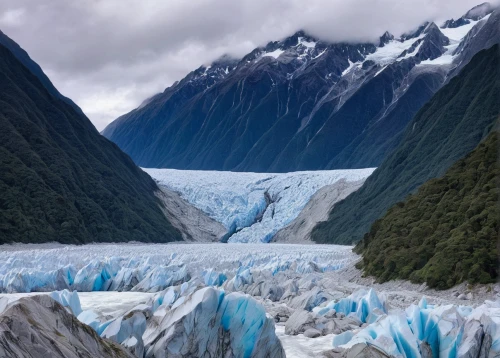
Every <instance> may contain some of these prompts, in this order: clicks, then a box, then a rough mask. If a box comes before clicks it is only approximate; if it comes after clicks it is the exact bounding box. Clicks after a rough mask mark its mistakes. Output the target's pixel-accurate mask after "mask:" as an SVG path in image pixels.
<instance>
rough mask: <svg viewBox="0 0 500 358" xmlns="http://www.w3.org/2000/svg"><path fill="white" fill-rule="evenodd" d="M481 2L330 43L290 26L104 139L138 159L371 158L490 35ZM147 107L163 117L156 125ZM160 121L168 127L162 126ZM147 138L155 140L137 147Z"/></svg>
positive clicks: (266, 167)
mask: <svg viewBox="0 0 500 358" xmlns="http://www.w3.org/2000/svg"><path fill="white" fill-rule="evenodd" d="M490 10H491V9H490V8H489V5H487V4H486V5H485V4H483V5H480V6H479V7H476V8H474V9H472V10H471V11H469V12H468V13H467V14H466V15H464V16H463V17H462V18H461V20H448V21H447V22H446V23H445V24H444V25H443V26H442V27H441V28H439V27H438V26H437V25H436V24H435V23H433V22H425V23H423V24H422V25H420V26H419V27H418V28H417V29H415V30H412V31H409V32H407V33H404V34H402V35H400V36H393V35H392V34H390V33H388V32H386V33H384V34H382V36H381V37H380V39H379V40H378V41H377V42H375V43H370V42H366V43H345V42H337V43H329V42H327V41H324V40H323V39H318V38H315V37H313V36H310V35H308V34H307V33H306V32H305V31H298V32H297V33H295V34H293V35H292V36H289V37H287V38H285V39H281V40H279V41H272V42H269V43H268V44H267V45H265V46H262V47H258V48H256V49H254V50H253V51H251V52H250V53H248V54H247V55H246V56H244V57H243V58H242V59H240V60H234V59H231V61H230V65H226V64H224V65H220V64H217V61H216V62H214V63H213V64H211V66H210V67H208V66H205V67H201V68H199V69H198V70H196V71H194V72H192V73H191V74H190V75H188V76H187V77H186V78H185V79H184V80H182V81H181V82H180V83H179V84H178V85H177V86H175V88H170V89H168V90H167V91H165V92H164V93H163V94H161V97H162V99H161V100H160V99H159V98H157V97H155V98H154V100H152V101H151V102H149V104H148V105H146V106H145V107H143V108H141V109H139V110H136V111H133V112H131V113H130V114H129V115H130V117H134V118H135V117H137V116H139V117H145V118H146V119H145V122H147V123H151V132H150V131H149V130H146V129H144V128H141V133H144V135H145V136H147V138H146V137H145V138H143V139H140V138H138V137H137V136H135V137H130V133H135V132H137V131H133V130H125V129H124V130H123V132H122V134H121V135H120V134H119V132H120V131H117V130H116V128H115V129H113V127H116V126H114V125H111V126H110V129H109V131H108V133H109V136H108V138H110V139H112V140H114V141H115V142H116V143H117V144H118V145H120V146H121V147H122V149H124V150H125V151H126V152H127V153H128V154H130V155H131V156H132V157H133V158H134V159H135V160H136V162H137V163H139V164H140V165H141V166H144V167H170V168H177V169H206V170H233V171H234V170H236V171H256V172H283V171H296V170H313V169H314V170H318V169H337V168H359V167H375V166H377V165H378V164H380V160H381V158H382V157H383V156H384V155H385V153H386V151H387V150H389V148H388V147H386V146H382V149H380V148H379V147H377V148H375V147H374V143H390V140H391V139H392V138H393V137H392V136H393V135H395V134H396V133H399V132H400V131H402V130H403V129H404V128H405V125H406V124H407V122H408V121H409V120H410V119H411V118H412V117H413V115H414V114H415V113H416V111H418V109H419V108H420V106H421V105H423V104H424V103H425V101H427V100H428V99H430V97H431V96H432V95H433V94H434V93H435V91H437V90H438V89H439V88H440V87H441V86H442V85H444V84H445V83H446V82H447V81H449V79H450V78H452V77H453V76H454V75H455V74H456V73H458V71H459V70H460V68H461V66H463V65H464V64H465V63H467V62H468V61H469V60H470V59H471V58H472V56H474V54H475V53H477V52H478V51H480V50H482V49H484V48H487V47H488V46H491V45H492V44H494V43H495V41H498V40H496V39H497V38H498V37H499V35H498V33H499V32H500V31H499V27H498V25H497V21H498V19H497V18H498V17H499V14H498V11H493V13H492V14H491V15H489V14H490V13H491V12H490ZM174 99H175V101H174ZM401 99H404V100H403V101H401ZM405 103H406V105H405ZM408 103H411V104H412V105H411V106H408ZM413 104H415V105H413ZM156 105H160V106H162V109H159V108H153V107H154V106H156ZM399 106H401V107H399ZM149 107H150V108H151V110H148V108H149ZM360 108H365V109H368V110H364V111H361V112H360ZM159 113H161V116H160V115H159ZM126 116H128V115H126ZM126 116H124V117H126ZM156 116H158V119H157V120H158V121H160V122H161V123H157V124H156V125H153V123H154V122H155V120H154V117H156ZM150 118H153V119H151V120H150ZM165 118H167V119H168V120H166V119H165ZM354 118H355V120H353V119H354ZM120 121H121V124H120V125H123V121H125V119H123V117H122V119H120ZM386 121H387V122H386ZM139 122H142V121H133V120H132V121H130V123H131V125H132V124H133V123H139ZM171 122H172V123H173V122H175V123H176V124H175V125H172V126H171V124H170V123H171ZM389 122H390V124H389ZM164 123H168V125H165V124H164ZM186 123H189V125H187V124H186ZM134 125H135V124H134ZM384 126H387V127H384ZM159 127H165V130H164V131H163V132H161V136H160V135H159V134H157V133H156V132H157V128H159ZM339 128H341V130H339ZM388 128H390V130H389V129H388ZM112 129H113V130H112ZM343 130H345V131H346V132H345V133H344V132H343ZM181 132H182V133H181ZM184 132H185V133H184ZM103 133H104V134H105V135H106V131H104V132H103ZM146 133H147V134H146ZM388 133H389V134H388ZM157 136H158V138H157V139H152V138H156V137H157ZM178 138H183V140H179V139H178ZM276 138H279V140H276ZM381 138H384V139H383V140H382V139H381ZM145 143H154V146H155V147H156V146H158V148H151V147H149V146H148V147H147V148H148V149H147V150H145V147H144V145H145ZM331 143H336V145H335V146H332V145H331ZM353 153H356V154H353ZM359 158H362V159H359ZM351 165H352V166H351Z"/></svg>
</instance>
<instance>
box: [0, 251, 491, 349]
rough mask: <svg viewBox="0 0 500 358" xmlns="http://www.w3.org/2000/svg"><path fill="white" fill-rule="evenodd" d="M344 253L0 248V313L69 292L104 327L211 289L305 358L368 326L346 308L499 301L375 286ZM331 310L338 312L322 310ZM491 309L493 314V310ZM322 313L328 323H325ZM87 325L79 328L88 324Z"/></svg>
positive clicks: (478, 292)
mask: <svg viewBox="0 0 500 358" xmlns="http://www.w3.org/2000/svg"><path fill="white" fill-rule="evenodd" d="M351 249H352V248H351V247H347V246H335V245H285V244H268V245H263V244H167V245H145V244H119V245H103V244H99V245H86V246H63V245H59V244H44V245H10V246H3V247H2V252H0V262H1V264H0V292H3V293H2V294H0V311H1V310H2V305H1V302H2V301H1V300H2V299H3V300H4V302H5V301H6V300H7V301H15V300H17V299H19V298H20V297H23V296H26V295H35V294H38V293H35V292H33V291H56V290H62V289H69V290H78V295H79V299H80V301H81V308H82V309H83V311H84V312H85V311H88V312H93V313H92V317H94V318H93V319H96V322H105V321H109V320H110V319H117V318H120V317H122V316H123V315H124V314H125V313H127V312H129V311H130V310H131V309H133V308H134V307H136V306H137V305H139V304H145V303H148V302H149V303H151V302H153V301H154V300H155V299H156V300H157V297H158V295H159V294H160V295H161V294H162V292H165V291H164V290H166V291H168V290H169V289H171V288H172V287H181V288H180V290H181V292H182V291H189V290H190V287H192V288H193V290H198V289H200V288H201V287H205V286H212V287H218V288H219V289H223V290H224V291H226V292H242V293H246V294H249V295H251V296H253V297H254V298H255V299H256V300H257V301H258V302H260V303H261V304H262V305H263V306H264V308H265V310H266V312H267V314H268V315H270V316H271V317H273V318H274V321H275V322H276V335H277V336H278V338H279V339H280V340H281V342H282V345H283V347H284V350H285V352H286V355H287V357H305V356H319V355H320V353H321V352H323V351H327V350H331V349H332V348H333V345H332V341H333V338H334V337H336V335H339V334H340V333H342V332H345V331H350V332H354V333H356V332H360V331H362V328H363V327H366V326H367V324H368V323H371V322H369V320H370V319H372V318H369V317H361V316H360V315H359V312H355V311H356V310H358V311H359V307H362V306H363V305H365V306H366V307H365V309H366V310H368V312H370V314H374V312H378V313H377V314H382V312H380V311H377V304H376V302H379V301H380V302H381V305H380V307H379V308H380V309H383V310H384V311H385V313H387V314H393V313H394V314H397V312H402V310H405V309H406V310H408V308H409V307H416V306H412V305H418V304H419V302H420V301H421V299H422V297H425V298H426V300H427V303H428V304H429V307H430V308H429V309H431V310H432V309H434V308H433V307H435V306H434V305H437V306H446V305H453V306H450V307H457V309H460V310H461V311H460V312H462V311H463V308H459V307H464V306H467V307H469V308H467V309H468V310H469V311H470V312H474V311H473V309H474V308H476V307H478V306H480V305H483V303H484V302H485V300H493V301H495V300H499V299H500V286H499V285H487V286H476V287H468V286H467V285H460V286H457V287H455V288H453V289H450V290H447V291H435V290H429V289H426V287H425V286H423V285H415V284H411V283H408V282H405V281H391V282H387V283H384V284H376V283H374V282H373V280H372V279H371V278H363V277H362V275H361V273H360V272H359V270H357V269H356V268H355V267H354V264H355V263H356V262H357V260H358V259H359V257H358V256H357V255H356V254H354V253H352V251H351ZM181 284H182V286H178V285H181ZM370 288H373V289H374V291H373V293H374V294H372V293H371V292H372V291H369V289H370ZM86 291H87V292H86ZM88 291H97V292H88ZM102 291H105V292H102ZM110 291H111V292H110ZM118 291H126V292H118ZM129 291H131V292H129ZM30 292H31V293H30ZM163 295H164V296H166V295H165V293H163ZM343 300H344V301H345V300H347V301H345V302H354V303H352V304H350V305H351V306H352V307H357V308H355V309H354V310H353V311H352V312H350V311H349V309H348V311H347V312H344V313H345V316H347V317H346V318H343V316H342V315H338V314H339V313H341V311H342V310H341V309H340V308H339V307H337V306H338V302H344V301H343ZM336 302H337V303H336ZM374 302H375V304H374ZM336 305H337V306H336ZM348 306H349V305H348ZM420 306H422V303H420ZM483 306H484V305H483ZM333 307H336V310H337V312H338V313H337V315H338V316H332V315H330V316H328V313H326V314H325V312H328V311H332V309H333ZM481 307H482V306H481ZM421 308H422V309H424V308H426V307H421ZM426 309H427V308H426ZM495 310H496V308H495ZM498 311H499V312H497V313H498V314H499V315H500V308H499V309H498ZM332 312H333V313H334V314H335V311H332ZM495 312H496V311H495ZM385 313H384V314H385ZM323 316H324V317H329V319H331V322H334V323H331V324H330V323H328V324H325V322H326V321H325V318H324V317H323ZM465 318H466V316H464V322H465ZM497 318H500V317H497ZM96 322H93V323H92V322H86V323H88V324H91V325H92V324H94V326H95V324H96ZM495 322H496V321H495ZM462 323H463V322H462ZM497 323H500V322H496V323H495V324H497ZM463 324H464V323H463ZM360 326H361V328H359V327H360ZM356 327H358V328H356ZM369 327H371V325H370V326H369ZM499 327H500V326H499ZM310 329H313V330H316V331H319V333H318V335H319V337H317V338H308V337H307V336H311V332H312V331H310ZM308 330H309V331H308ZM306 331H307V332H306ZM499 331H500V330H499ZM304 333H306V335H304ZM334 333H335V334H334ZM118 343H122V342H118Z"/></svg>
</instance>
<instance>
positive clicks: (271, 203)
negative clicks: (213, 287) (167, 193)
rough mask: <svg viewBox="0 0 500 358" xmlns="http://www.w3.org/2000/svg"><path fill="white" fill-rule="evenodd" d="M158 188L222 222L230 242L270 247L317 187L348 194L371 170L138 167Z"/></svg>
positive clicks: (372, 169)
mask: <svg viewBox="0 0 500 358" xmlns="http://www.w3.org/2000/svg"><path fill="white" fill-rule="evenodd" d="M143 170H144V171H146V172H147V173H148V174H149V175H151V177H153V178H154V179H155V180H156V181H157V182H158V183H159V184H160V186H164V187H165V188H167V189H169V190H172V191H175V192H177V193H179V194H180V195H181V197H182V198H183V199H184V200H186V201H187V202H188V203H190V204H192V205H193V206H195V207H196V208H198V209H200V210H202V211H203V212H205V213H206V214H207V215H208V216H209V217H211V218H212V219H214V220H216V221H218V222H220V223H222V224H223V225H224V227H225V228H226V229H227V230H228V234H227V235H226V238H225V239H228V241H229V242H233V243H235V242H240V243H242V242H245V243H248V242H253V243H257V242H269V241H270V240H271V239H272V237H273V236H274V235H275V234H276V233H277V232H278V231H279V230H280V229H282V228H284V227H285V226H286V225H288V224H289V223H290V222H291V221H293V219H295V218H296V217H297V216H298V215H299V214H300V212H301V210H302V209H303V208H304V206H305V205H306V204H307V202H308V201H309V199H310V198H311V197H312V196H313V195H314V194H315V193H316V192H317V191H318V190H319V189H321V188H323V187H325V186H327V185H332V184H334V183H337V182H339V181H341V180H342V181H345V182H346V183H347V184H351V186H352V191H354V190H355V189H357V188H358V185H359V184H358V185H355V183H359V182H360V181H362V182H363V181H364V180H366V178H368V176H370V174H371V173H372V172H373V171H374V170H375V169H374V168H368V169H349V170H324V171H305V172H292V173H278V174H272V173H271V174H270V173H242V172H223V171H198V170H196V171H195V170H174V169H148V168H143Z"/></svg>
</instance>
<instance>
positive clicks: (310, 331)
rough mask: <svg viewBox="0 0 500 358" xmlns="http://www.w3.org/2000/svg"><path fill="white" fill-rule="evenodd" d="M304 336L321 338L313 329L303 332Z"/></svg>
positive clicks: (318, 332) (319, 333)
mask: <svg viewBox="0 0 500 358" xmlns="http://www.w3.org/2000/svg"><path fill="white" fill-rule="evenodd" d="M304 336H306V337H307V338H318V337H320V336H321V332H320V331H318V330H317V329H314V328H309V329H307V330H306V331H305V332H304Z"/></svg>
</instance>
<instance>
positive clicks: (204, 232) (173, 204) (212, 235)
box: [158, 186, 226, 242]
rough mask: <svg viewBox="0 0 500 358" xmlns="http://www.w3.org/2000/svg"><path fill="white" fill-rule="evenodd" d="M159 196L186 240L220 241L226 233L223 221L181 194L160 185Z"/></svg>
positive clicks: (172, 221)
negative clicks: (191, 202) (194, 204)
mask: <svg viewBox="0 0 500 358" xmlns="http://www.w3.org/2000/svg"><path fill="white" fill-rule="evenodd" d="M160 188H161V189H162V191H161V193H158V196H159V198H160V199H161V200H162V201H163V202H164V203H165V214H166V216H167V218H168V219H169V220H170V222H171V223H172V225H173V226H174V227H175V228H176V229H177V230H179V231H180V232H181V234H182V238H183V239H184V241H201V242H218V241H220V239H221V238H222V236H224V234H225V233H226V228H225V227H224V225H222V224H221V223H219V222H217V221H215V220H214V219H212V218H210V217H209V216H208V215H207V214H205V213H204V212H203V211H201V210H200V209H198V208H196V207H194V206H193V205H190V204H189V203H188V202H186V201H185V200H184V199H183V198H181V196H180V195H179V194H178V193H176V192H173V191H170V190H168V189H167V188H164V187H162V186H160Z"/></svg>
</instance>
